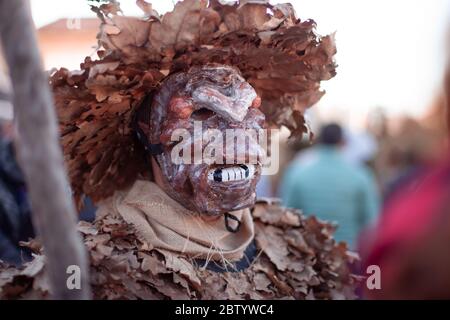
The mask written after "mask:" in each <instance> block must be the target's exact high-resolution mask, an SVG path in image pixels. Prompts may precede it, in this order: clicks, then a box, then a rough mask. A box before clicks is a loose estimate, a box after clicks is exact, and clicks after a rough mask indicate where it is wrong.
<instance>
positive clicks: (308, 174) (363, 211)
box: [280, 146, 379, 248]
mask: <svg viewBox="0 0 450 320" xmlns="http://www.w3.org/2000/svg"><path fill="white" fill-rule="evenodd" d="M309 153H310V155H309V156H308V160H305V161H294V162H293V163H292V164H291V165H290V166H289V167H288V168H287V170H286V172H285V173H284V176H283V179H282V182H281V186H280V195H281V198H282V199H283V203H284V205H285V206H287V207H293V208H298V209H301V210H302V211H303V213H305V214H306V215H315V216H317V217H318V218H319V219H322V220H327V221H330V222H336V223H337V224H338V229H337V231H336V233H335V239H336V240H337V241H345V242H347V243H348V244H349V246H350V248H354V247H353V246H354V245H355V242H356V240H357V237H358V234H359V232H360V231H361V229H362V228H363V227H364V226H366V225H368V224H369V223H370V222H371V221H373V220H374V219H375V218H376V217H377V215H378V210H379V196H378V190H377V187H376V183H375V179H374V178H373V175H372V173H371V172H370V171H369V170H368V169H367V168H365V167H357V166H355V165H352V164H350V163H348V162H347V161H346V160H345V159H344V158H343V157H342V156H341V154H340V153H339V151H338V150H337V149H336V148H335V147H325V146H318V147H315V149H313V150H312V151H310V152H309Z"/></svg>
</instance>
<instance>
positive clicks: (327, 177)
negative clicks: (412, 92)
mask: <svg viewBox="0 0 450 320" xmlns="http://www.w3.org/2000/svg"><path fill="white" fill-rule="evenodd" d="M445 101H446V99H444V98H439V99H437V101H436V103H435V105H433V106H432V107H431V108H430V111H429V112H428V114H426V115H425V116H424V117H423V118H421V119H413V118H409V117H405V118H397V119H394V120H392V119H388V118H387V117H386V116H385V115H384V113H383V110H382V109H380V108H378V109H376V110H374V111H373V112H372V113H371V114H369V121H367V126H366V130H364V131H363V132H359V133H355V132H351V131H350V130H349V129H348V128H345V127H342V126H340V125H339V124H337V123H328V124H324V125H323V126H322V128H321V130H319V135H318V137H317V138H316V139H315V142H314V143H313V144H305V143H300V144H290V143H287V144H286V146H287V148H285V150H284V157H283V158H285V159H284V160H283V161H284V163H286V165H283V166H282V167H283V168H284V170H282V172H281V173H280V175H278V176H273V177H263V179H262V181H261V182H260V183H261V185H262V187H259V189H258V191H259V194H258V195H259V196H277V197H280V198H282V200H283V203H284V205H286V206H288V207H294V208H298V209H300V210H301V211H302V212H303V213H304V214H306V215H315V216H317V217H318V218H320V219H323V220H328V221H333V222H335V223H336V227H337V229H336V233H335V238H336V240H337V241H345V242H346V243H347V244H348V247H349V249H351V250H354V251H357V252H358V253H359V255H360V257H361V261H360V264H358V265H356V266H355V270H356V272H357V273H359V274H361V275H362V276H367V274H366V270H368V269H367V268H368V267H369V266H373V265H375V266H377V267H379V268H380V272H381V289H379V290H369V289H367V287H366V286H365V282H364V281H363V282H362V283H361V285H362V289H361V291H362V292H361V296H362V298H382V299H386V298H387V299H397V298H410V299H418V298H450V251H449V250H448V249H447V247H448V246H449V245H450V153H449V152H448V123H447V119H448V113H447V112H448V111H447V109H446V103H445ZM388 120H389V121H388Z"/></svg>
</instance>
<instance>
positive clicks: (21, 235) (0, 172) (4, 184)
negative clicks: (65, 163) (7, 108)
mask: <svg viewBox="0 0 450 320" xmlns="http://www.w3.org/2000/svg"><path fill="white" fill-rule="evenodd" d="M12 136H13V127H12V123H11V122H10V121H8V120H2V121H0V260H3V261H5V262H8V263H10V264H14V265H20V264H21V263H23V262H24V261H27V260H28V259H29V258H30V257H31V256H30V252H29V250H28V249H24V248H22V247H21V246H20V245H19V243H20V241H27V240H29V238H32V237H34V232H33V227H32V223H31V210H30V205H29V202H28V199H27V196H26V188H25V181H24V177H23V174H22V171H21V170H20V168H19V166H18V165H17V162H16V160H15V154H14V148H13V142H12Z"/></svg>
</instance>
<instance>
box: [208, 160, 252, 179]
mask: <svg viewBox="0 0 450 320" xmlns="http://www.w3.org/2000/svg"><path fill="white" fill-rule="evenodd" d="M254 175H255V166H254V165H249V166H246V165H244V164H241V165H239V166H235V167H228V168H222V169H215V170H210V171H209V172H208V180H211V181H215V182H228V181H239V180H245V179H251V178H253V176H254Z"/></svg>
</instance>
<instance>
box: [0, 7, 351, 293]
mask: <svg viewBox="0 0 450 320" xmlns="http://www.w3.org/2000/svg"><path fill="white" fill-rule="evenodd" d="M138 3H139V4H140V6H141V7H142V8H144V10H145V12H146V19H137V18H129V17H124V16H122V15H118V12H120V11H119V9H118V7H117V5H115V4H108V5H102V6H100V7H98V8H94V9H95V10H96V11H97V13H98V15H99V17H101V19H102V26H101V31H100V34H99V36H98V39H99V44H100V45H101V47H102V49H101V50H99V51H98V55H99V58H100V59H99V60H96V61H92V60H91V59H89V58H87V59H86V60H85V62H84V63H82V64H81V72H69V71H67V70H65V69H60V70H59V71H57V72H56V73H54V74H53V75H52V77H51V85H52V87H53V92H54V96H55V103H56V106H57V111H58V115H59V121H60V126H61V133H62V140H61V142H62V145H63V148H64V154H65V158H66V161H67V166H68V171H69V176H70V179H71V182H72V189H73V192H74V196H75V199H76V200H77V202H78V203H81V202H82V199H83V197H84V196H89V197H90V198H91V199H92V200H93V201H94V202H96V204H97V205H98V211H97V214H96V220H95V222H94V223H92V224H90V223H86V222H84V223H81V224H80V226H79V230H80V232H81V233H83V235H84V238H85V244H86V246H87V248H88V249H89V253H90V255H91V265H92V268H91V277H92V287H93V293H94V297H95V298H99V299H115V298H131V299H134V298H141V299H166V298H170V299H268V298H270V299H274V298H295V299H305V298H310V299H316V298H327V299H335V298H352V297H354V295H353V289H354V278H353V276H352V275H351V274H350V272H349V269H348V263H349V262H350V261H351V260H352V257H353V256H352V254H351V253H349V252H348V251H347V247H346V245H345V244H344V243H340V244H337V243H336V242H335V241H334V240H333V238H332V233H333V231H334V230H333V227H332V226H331V225H329V224H327V223H325V222H322V221H319V220H317V219H315V218H314V217H310V218H304V217H303V216H302V215H301V214H300V213H299V212H298V211H296V210H290V209H285V208H282V207H281V206H280V205H279V203H278V202H276V201H259V202H258V201H256V195H255V187H256V184H257V182H258V179H259V177H260V175H261V172H262V163H261V160H258V159H260V158H259V157H260V156H261V154H263V153H264V152H263V151H264V150H263V148H262V147H261V146H260V144H259V143H258V142H257V141H256V140H255V138H254V137H253V136H250V137H249V138H248V139H246V140H245V142H244V143H241V144H239V143H234V144H233V143H225V144H223V143H222V144H221V143H219V142H220V140H222V142H223V141H226V140H227V137H226V135H227V133H228V132H230V131H234V132H245V131H246V130H247V131H248V130H253V131H254V132H261V130H262V131H263V130H266V129H274V128H279V127H280V126H282V125H284V126H286V127H288V128H289V129H290V130H291V131H292V134H293V137H294V138H295V137H302V136H303V135H304V134H305V133H308V130H307V127H306V124H305V123H304V119H303V116H302V113H303V111H304V110H305V109H306V108H307V107H309V106H311V105H312V104H314V103H315V102H317V101H318V100H319V99H320V97H321V96H322V95H323V92H321V91H320V81H321V80H327V79H330V78H331V77H333V76H334V74H335V64H334V62H333V55H334V54H335V52H336V51H335V46H334V41H333V37H332V36H326V37H319V36H318V35H317V34H316V33H315V23H314V22H313V21H311V20H308V21H304V22H302V21H300V20H299V19H297V18H296V16H295V12H294V10H293V8H292V6H291V5H290V4H282V5H276V6H272V5H270V4H268V3H266V2H264V1H262V2H245V3H241V4H239V3H235V4H231V5H230V4H227V5H225V4H221V3H220V2H218V1H209V2H206V1H191V0H186V1H183V2H179V3H177V5H176V6H175V8H174V10H173V11H172V12H169V13H166V14H165V15H164V16H163V17H160V16H159V15H157V14H156V13H155V12H154V10H152V9H151V6H148V5H147V4H146V3H144V2H143V1H139V2H138ZM238 130H244V131H238ZM199 131H201V132H202V134H199V133H198V132H199ZM231 140H232V141H234V138H233V139H231ZM213 151H214V152H213ZM196 152H197V153H198V154H200V155H201V156H202V157H201V160H200V161H198V157H196ZM230 153H231V154H233V156H232V157H231V161H227V160H229V157H228V155H229V154H230ZM205 154H206V155H209V157H206V159H205V158H204V157H203V156H204V155H205ZM249 159H257V161H254V162H251V161H248V160H249ZM38 257H39V256H38ZM36 260H38V259H35V263H37V262H36ZM32 263H33V262H32ZM41 269H42V270H40V271H39V272H35V273H34V275H35V276H34V277H29V276H28V278H29V281H34V282H33V283H34V286H33V288H34V293H35V294H39V295H41V296H44V297H45V296H46V295H48V289H47V290H46V289H45V288H43V287H40V286H39V283H42V282H38V281H36V280H35V279H37V278H39V277H45V267H42V268H41ZM38 270H39V268H38ZM17 272H18V273H17V274H18V275H22V277H21V280H22V281H23V279H24V276H23V272H22V273H20V271H17ZM25 278H26V277H25ZM14 281H15V276H11V277H10V281H7V283H8V286H10V287H11V286H14V283H15V282H14ZM27 294H28V292H26V290H23V291H21V290H16V291H15V295H16V296H22V297H26V295H27ZM3 295H5V293H3Z"/></svg>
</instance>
